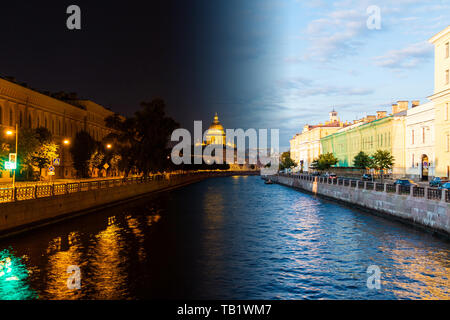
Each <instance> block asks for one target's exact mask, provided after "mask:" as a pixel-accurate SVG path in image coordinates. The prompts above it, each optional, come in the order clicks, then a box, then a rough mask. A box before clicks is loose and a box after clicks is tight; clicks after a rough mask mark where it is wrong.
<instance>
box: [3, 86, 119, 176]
mask: <svg viewBox="0 0 450 320" xmlns="http://www.w3.org/2000/svg"><path fill="white" fill-rule="evenodd" d="M113 114H114V113H113V112H112V111H110V110H108V109H106V108H104V107H102V106H100V105H98V104H96V103H94V102H92V101H89V100H70V101H62V100H59V99H55V98H53V97H51V96H49V95H46V94H43V93H40V92H38V91H35V90H32V89H30V88H27V87H24V86H21V85H19V84H17V83H15V82H11V81H8V80H5V79H3V78H0V134H4V132H5V131H6V130H7V129H14V127H15V125H16V123H17V125H18V126H19V128H38V127H45V128H47V129H48V130H49V131H50V132H51V133H52V136H53V139H54V141H55V143H56V144H58V145H59V154H60V158H61V161H62V162H61V166H60V167H57V168H56V177H57V178H63V177H66V178H70V177H73V176H74V175H75V171H74V169H73V167H72V159H71V157H70V153H69V151H68V148H69V147H68V146H67V145H65V144H64V143H63V142H64V140H68V141H72V140H73V139H74V138H75V135H76V134H77V132H79V131H81V130H85V131H87V132H89V134H90V135H91V136H92V137H93V138H94V139H95V140H97V141H101V140H102V139H103V138H104V137H105V136H106V135H108V134H109V133H110V132H111V130H110V129H109V128H107V127H106V125H105V121H104V119H105V118H106V117H107V116H109V115H113ZM19 139H20V136H19ZM19 156H20V155H19ZM2 169H3V168H2ZM46 171H47V170H43V175H44V177H46V176H47V172H46ZM0 179H2V181H9V179H10V174H9V171H0Z"/></svg>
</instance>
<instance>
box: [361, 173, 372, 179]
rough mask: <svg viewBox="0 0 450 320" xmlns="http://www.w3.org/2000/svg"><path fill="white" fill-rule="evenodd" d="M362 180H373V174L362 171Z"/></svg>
mask: <svg viewBox="0 0 450 320" xmlns="http://www.w3.org/2000/svg"><path fill="white" fill-rule="evenodd" d="M361 180H362V181H373V176H372V175H371V174H370V173H364V174H363V175H362V177H361Z"/></svg>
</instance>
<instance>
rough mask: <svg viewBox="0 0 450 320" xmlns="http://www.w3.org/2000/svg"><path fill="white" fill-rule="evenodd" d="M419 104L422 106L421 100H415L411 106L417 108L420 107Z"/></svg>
mask: <svg viewBox="0 0 450 320" xmlns="http://www.w3.org/2000/svg"><path fill="white" fill-rule="evenodd" d="M418 106H420V100H413V101H412V102H411V107H412V108H415V107H418Z"/></svg>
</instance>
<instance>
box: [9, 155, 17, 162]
mask: <svg viewBox="0 0 450 320" xmlns="http://www.w3.org/2000/svg"><path fill="white" fill-rule="evenodd" d="M9 162H13V163H17V153H10V154H9Z"/></svg>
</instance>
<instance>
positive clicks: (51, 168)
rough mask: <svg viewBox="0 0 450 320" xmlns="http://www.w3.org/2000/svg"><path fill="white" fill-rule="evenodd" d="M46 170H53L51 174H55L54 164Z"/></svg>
mask: <svg viewBox="0 0 450 320" xmlns="http://www.w3.org/2000/svg"><path fill="white" fill-rule="evenodd" d="M48 172H53V174H55V167H54V166H50V167H48Z"/></svg>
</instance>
